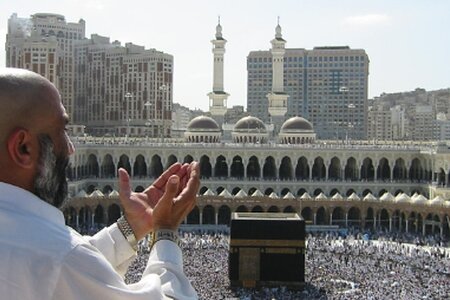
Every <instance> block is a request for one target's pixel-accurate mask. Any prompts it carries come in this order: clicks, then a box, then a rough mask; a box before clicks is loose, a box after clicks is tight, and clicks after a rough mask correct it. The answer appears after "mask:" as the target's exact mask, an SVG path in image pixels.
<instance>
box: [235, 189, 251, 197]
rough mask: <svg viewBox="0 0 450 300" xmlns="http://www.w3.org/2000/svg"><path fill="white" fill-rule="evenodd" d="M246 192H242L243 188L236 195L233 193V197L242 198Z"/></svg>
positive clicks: (245, 195)
mask: <svg viewBox="0 0 450 300" xmlns="http://www.w3.org/2000/svg"><path fill="white" fill-rule="evenodd" d="M247 196H248V195H247V193H246V192H244V190H240V191H239V192H238V193H237V194H236V195H234V197H235V198H244V197H247Z"/></svg>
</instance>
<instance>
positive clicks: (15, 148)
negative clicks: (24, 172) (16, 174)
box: [6, 128, 35, 169]
mask: <svg viewBox="0 0 450 300" xmlns="http://www.w3.org/2000/svg"><path fill="white" fill-rule="evenodd" d="M32 142H33V140H32V135H31V134H30V132H29V131H28V130H26V129H23V128H17V129H15V130H14V131H13V132H12V133H11V134H10V135H9V137H8V140H7V142H6V144H7V149H8V154H9V157H10V159H11V161H12V162H13V163H15V164H16V165H17V166H18V167H21V168H24V169H30V168H33V166H34V164H35V162H34V159H33V157H35V156H34V155H33V151H34V150H35V147H34V146H33V143H32Z"/></svg>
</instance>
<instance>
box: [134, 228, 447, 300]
mask: <svg viewBox="0 0 450 300" xmlns="http://www.w3.org/2000/svg"><path fill="white" fill-rule="evenodd" d="M180 236H181V237H182V245H181V247H182V250H183V259H184V271H185V273H186V275H187V276H188V278H189V279H190V280H191V282H192V285H193V286H194V288H195V289H196V291H197V293H198V296H199V298H200V299H248V300H253V299H269V300H271V299H272V300H273V299H283V300H284V299H450V248H449V243H448V242H445V241H442V240H440V239H439V238H434V237H427V238H426V239H425V238H421V237H419V236H413V235H409V234H391V233H382V232H379V233H376V234H370V235H368V234H361V233H358V232H356V231H354V232H348V233H346V234H345V235H342V234H339V233H337V232H328V233H316V234H308V236H307V238H306V250H307V251H306V267H305V281H306V282H305V287H304V289H303V290H290V289H288V288H286V287H277V288H261V289H249V288H237V287H230V281H229V279H228V251H229V235H228V233H227V232H226V231H223V230H222V231H208V232H205V231H201V230H196V231H184V232H183V231H180ZM148 245H149V243H148V240H144V241H142V242H141V243H140V244H139V251H138V256H137V258H136V260H135V261H134V262H133V263H132V265H131V266H130V268H129V270H128V273H127V274H126V282H128V283H132V282H136V281H138V280H139V279H140V277H141V274H142V271H143V269H144V267H145V263H146V261H147V257H148V254H149V252H150V249H149V246H148Z"/></svg>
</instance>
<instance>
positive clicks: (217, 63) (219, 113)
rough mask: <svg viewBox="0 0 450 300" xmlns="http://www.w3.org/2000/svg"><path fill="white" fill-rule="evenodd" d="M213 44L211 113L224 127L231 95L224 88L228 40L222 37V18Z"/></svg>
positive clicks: (210, 94)
mask: <svg viewBox="0 0 450 300" xmlns="http://www.w3.org/2000/svg"><path fill="white" fill-rule="evenodd" d="M211 43H212V44H213V45H214V48H213V49H212V52H213V53H214V79H213V91H212V92H210V93H209V94H208V97H209V112H210V113H211V116H212V118H213V119H214V120H215V121H216V122H217V123H218V124H219V126H222V124H223V122H224V117H225V113H226V112H227V98H228V96H229V95H230V94H228V93H226V92H225V91H224V88H223V58H224V54H225V44H226V43H227V40H226V39H224V38H223V37H222V26H220V17H219V22H218V24H217V26H216V39H214V40H212V41H211Z"/></svg>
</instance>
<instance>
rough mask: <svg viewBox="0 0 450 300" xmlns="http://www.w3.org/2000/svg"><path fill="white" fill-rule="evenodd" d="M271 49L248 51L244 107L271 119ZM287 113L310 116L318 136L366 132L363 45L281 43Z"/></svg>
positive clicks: (340, 136) (351, 135) (350, 135)
mask: <svg viewBox="0 0 450 300" xmlns="http://www.w3.org/2000/svg"><path fill="white" fill-rule="evenodd" d="M272 57H273V56H272V54H271V52H270V51H269V50H268V51H252V52H250V53H249V55H248V57H247V76H248V77H247V110H248V112H249V113H250V114H251V115H253V116H256V117H258V118H260V119H262V120H263V121H264V122H270V114H269V101H268V100H267V98H266V95H267V94H268V93H269V92H270V91H271V90H272V80H273V79H272V72H273V67H272V64H273V62H272ZM283 67H284V70H283V74H284V79H283V84H284V92H285V93H286V94H287V95H289V98H288V100H287V113H286V117H293V116H302V117H305V118H307V119H308V120H309V121H311V122H312V123H313V125H314V129H315V131H316V133H317V135H318V137H319V138H321V139H334V138H338V139H344V138H345V137H347V138H351V139H361V138H365V134H366V126H367V121H366V120H367V87H368V73H369V58H368V56H367V54H366V52H365V51H364V50H362V49H350V48H349V47H315V48H314V49H313V50H306V49H292V48H287V49H285V53H284V62H283Z"/></svg>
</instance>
